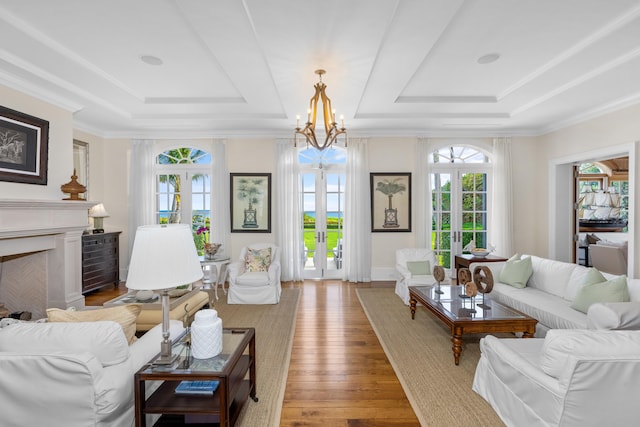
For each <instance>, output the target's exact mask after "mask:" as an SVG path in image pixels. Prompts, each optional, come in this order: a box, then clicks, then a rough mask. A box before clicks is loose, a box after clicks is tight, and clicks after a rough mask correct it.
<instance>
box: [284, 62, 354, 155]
mask: <svg viewBox="0 0 640 427" xmlns="http://www.w3.org/2000/svg"><path fill="white" fill-rule="evenodd" d="M315 73H316V74H317V75H318V76H319V81H318V83H316V84H315V85H314V86H313V87H314V88H315V89H316V93H315V94H314V95H313V96H312V97H311V100H310V101H309V110H307V123H306V124H305V126H304V129H301V128H300V116H299V115H297V116H296V131H295V134H294V145H297V142H298V141H297V137H298V134H300V135H304V137H305V139H306V140H307V144H309V145H311V146H312V147H314V148H316V149H318V150H320V151H322V150H324V149H325V148H329V147H331V145H332V144H333V143H334V142H336V139H337V138H338V136H339V135H342V134H344V136H345V147H346V145H347V138H346V137H347V130H346V129H345V128H344V116H340V128H338V123H336V111H335V110H332V109H331V100H330V99H329V97H328V96H327V95H326V94H325V93H324V90H325V89H326V87H327V85H325V84H324V83H322V75H323V74H325V73H326V71H325V70H316V71H315ZM318 99H321V100H322V117H323V119H324V131H325V139H324V143H319V142H318V140H317V139H316V131H315V129H316V113H317V112H318Z"/></svg>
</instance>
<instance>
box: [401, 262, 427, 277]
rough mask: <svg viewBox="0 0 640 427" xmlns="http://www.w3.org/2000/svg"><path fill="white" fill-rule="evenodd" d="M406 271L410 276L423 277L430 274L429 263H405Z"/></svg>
mask: <svg viewBox="0 0 640 427" xmlns="http://www.w3.org/2000/svg"><path fill="white" fill-rule="evenodd" d="M407 269H408V270H409V271H410V272H411V275H412V276H425V275H428V274H431V263H430V262H429V261H407Z"/></svg>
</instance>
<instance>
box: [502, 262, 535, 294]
mask: <svg viewBox="0 0 640 427" xmlns="http://www.w3.org/2000/svg"><path fill="white" fill-rule="evenodd" d="M532 274H533V266H532V265H531V257H526V258H522V259H521V258H520V255H519V254H515V255H514V256H512V257H511V258H509V259H508V260H507V262H506V263H505V265H504V267H502V270H501V271H500V275H499V277H498V280H499V281H500V282H502V283H506V284H507V285H511V286H513V287H514V288H524V287H525V286H527V281H528V280H529V277H531V275H532Z"/></svg>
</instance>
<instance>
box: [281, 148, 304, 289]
mask: <svg viewBox="0 0 640 427" xmlns="http://www.w3.org/2000/svg"><path fill="white" fill-rule="evenodd" d="M299 175H300V170H299V167H298V150H297V149H296V148H295V147H294V146H293V140H292V139H288V140H278V141H277V142H276V175H275V179H274V184H275V192H274V194H275V202H276V203H275V205H276V209H275V215H274V218H275V225H276V230H275V231H276V244H277V245H278V246H280V250H281V253H280V254H281V256H280V262H281V275H282V280H284V281H291V280H293V281H301V280H303V277H302V269H303V264H302V262H303V260H302V257H303V256H304V252H303V249H302V248H303V240H302V207H301V202H300V176H299Z"/></svg>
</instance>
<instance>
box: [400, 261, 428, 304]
mask: <svg viewBox="0 0 640 427" xmlns="http://www.w3.org/2000/svg"><path fill="white" fill-rule="evenodd" d="M427 263H428V265H427ZM437 264H438V261H437V260H436V255H435V253H434V252H433V251H432V250H431V249H426V248H403V249H398V250H396V270H397V271H398V280H397V281H396V294H397V295H398V296H399V297H400V298H401V299H402V301H403V302H404V303H405V304H407V305H409V286H420V285H431V284H434V283H435V279H434V277H433V267H435V266H436V265H437Z"/></svg>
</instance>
